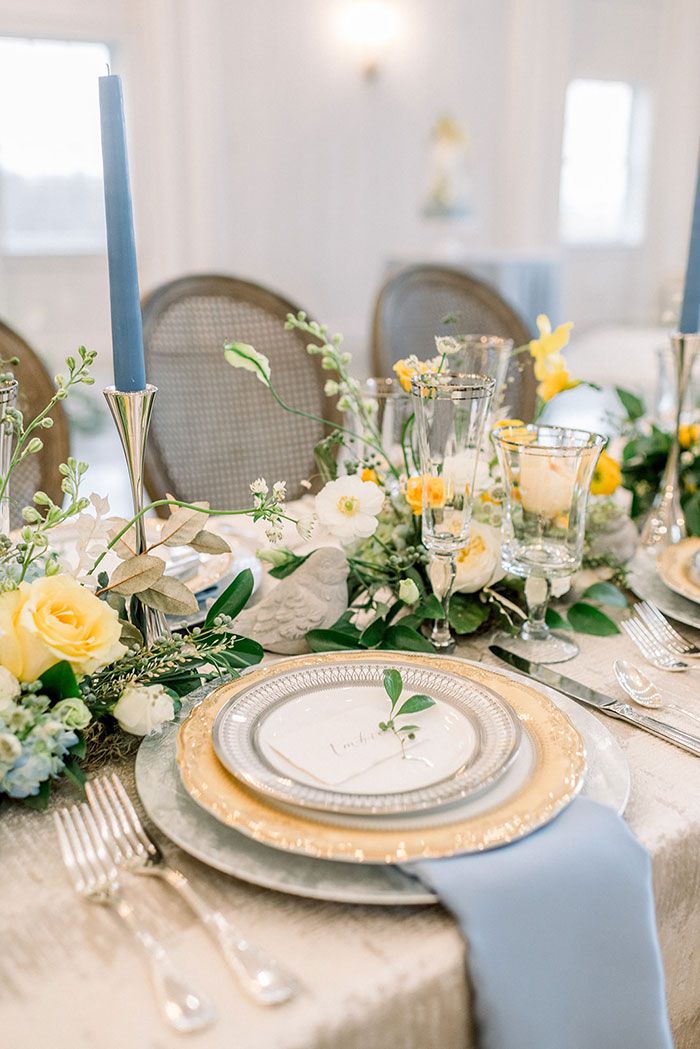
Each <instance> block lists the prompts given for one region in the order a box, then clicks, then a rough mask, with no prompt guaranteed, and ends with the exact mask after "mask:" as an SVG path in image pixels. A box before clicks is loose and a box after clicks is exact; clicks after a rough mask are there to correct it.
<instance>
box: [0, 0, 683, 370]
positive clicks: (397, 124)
mask: <svg viewBox="0 0 700 1049" xmlns="http://www.w3.org/2000/svg"><path fill="white" fill-rule="evenodd" d="M340 3H342V0H254V2H251V0H0V33H6V32H16V33H29V34H31V33H38V34H41V35H47V36H51V35H56V36H72V35H76V36H82V37H86V38H93V39H94V38H99V39H106V40H108V41H111V42H113V44H114V47H115V62H114V65H115V70H116V71H119V72H121V73H123V75H124V78H125V93H126V97H127V106H128V121H129V130H130V138H131V157H132V172H133V185H134V195H135V205H136V214H137V237H138V246H139V256H140V268H141V281H142V287H143V290H144V291H146V290H148V289H149V288H151V287H153V286H155V285H156V284H158V283H159V282H161V281H163V280H165V279H168V278H170V277H173V276H177V275H179V274H182V273H185V272H191V271H196V270H199V271H203V270H219V271H224V272H230V273H236V274H239V275H242V276H248V277H251V278H253V279H256V280H259V281H262V282H264V283H267V284H269V285H271V286H272V287H276V288H278V289H280V290H281V291H283V292H285V293H286V294H287V295H289V296H290V297H291V298H293V299H296V300H298V301H299V302H300V304H302V305H304V306H305V307H306V308H307V309H309V310H310V311H312V312H314V313H315V314H316V315H318V316H319V317H321V318H323V319H324V320H327V321H328V323H329V324H331V325H332V326H334V327H338V328H341V329H342V330H344V331H345V332H346V335H347V336H348V337H349V340H350V342H351V344H352V345H353V347H354V348H356V349H357V350H358V351H359V352H360V355H361V356H360V364H359V367H360V369H361V368H362V360H363V359H364V358H363V350H364V342H365V334H366V330H367V326H368V320H369V312H370V308H371V301H372V297H373V293H374V291H375V289H376V287H377V286H378V284H379V282H380V280H381V278H382V274H383V271H384V267H385V264H386V260H387V259H388V258H389V257H391V256H392V255H393V256H395V255H397V254H405V253H407V252H417V251H420V250H421V249H422V248H424V247H426V245H427V244H429V242H430V237H431V234H430V232H429V230H428V228H427V227H426V224H425V223H424V222H423V221H421V220H420V219H419V218H418V207H419V200H420V193H421V189H422V183H423V178H424V172H425V157H426V147H427V137H428V133H429V130H430V128H431V125H432V124H433V123H434V121H435V119H436V117H437V116H438V115H439V114H440V113H441V112H443V111H445V110H447V111H449V112H451V113H452V114H453V115H454V116H455V117H456V118H457V119H458V120H459V121H460V122H462V123H463V124H465V125H466V126H467V127H468V129H469V133H470V137H471V140H472V144H473V154H472V155H473V158H474V162H475V170H474V176H475V193H476V197H477V199H478V201H479V205H480V222H479V227H478V230H477V231H476V232H475V233H474V234H473V241H474V243H475V244H480V245H487V246H496V247H501V248H514V249H515V248H517V249H519V250H523V249H533V248H538V247H551V246H555V245H556V243H557V204H558V202H557V192H558V178H559V158H560V147H561V124H562V113H563V93H564V88H565V85H566V83H567V82H568V80H570V79H571V78H572V77H573V76H584V75H595V76H602V77H622V78H628V79H631V80H633V81H634V82H635V83H640V84H643V85H645V86H646V87H647V89H648V90H649V92H650V96H651V98H652V103H653V115H654V119H653V154H652V166H651V174H650V186H649V222H648V235H647V238H646V241H645V243H644V244H643V245H641V246H640V247H639V248H634V249H576V250H573V249H566V250H565V251H564V255H563V259H564V261H563V268H564V291H565V298H564V308H563V313H564V314H565V315H566V316H567V317H572V318H573V319H575V320H576V321H577V324H578V327H579V330H580V329H585V328H586V327H587V326H588V327H590V326H591V325H593V324H595V323H597V322H604V321H610V320H623V321H632V322H638V323H645V322H649V321H652V320H653V319H654V318H655V317H656V314H657V293H658V289H659V286H660V284H661V283H662V282H663V281H666V280H667V279H669V278H671V277H673V276H674V275H681V274H682V272H683V268H684V264H685V252H686V246H687V237H688V231H689V216H690V207H691V193H692V187H693V184H694V178H695V163H696V159H695V158H696V153H697V147H698V139H699V137H700V63H698V61H697V57H696V54H695V51H696V49H697V41H698V40H699V39H700V4H698V2H697V0H663V3H662V2H660V0H396V3H397V6H398V7H399V8H400V10H401V14H402V26H403V29H402V36H401V39H400V40H399V41H398V42H397V46H396V47H395V49H394V50H393V51H392V52H391V53H390V54H389V55H388V56H387V60H386V63H385V66H384V68H383V69H382V71H381V74H380V76H379V78H378V79H377V80H376V81H375V82H372V83H368V82H366V81H365V80H363V78H362V77H361V75H360V73H359V71H358V70H357V68H356V66H355V65H354V63H353V61H352V60H351V58H350V56H349V55H348V54H347V52H346V51H345V50H344V48H343V46H342V45H341V43H340V42H339V41H338V40H337V38H336V36H335V35H334V32H333V18H334V14H335V12H336V10H337V8H338V5H339V4H340ZM0 312H2V313H3V314H4V315H5V316H6V317H7V319H8V320H9V321H10V322H11V323H15V324H16V325H17V326H18V327H20V328H22V329H24V330H25V332H26V334H27V335H28V336H29V337H30V338H31V339H32V340H33V341H34V343H35V344H36V345H37V347H38V348H39V349H43V350H45V351H48V352H49V353H50V354H51V356H52V357H56V356H58V355H60V353H62V352H67V351H69V350H71V349H72V348H73V347H74V345H75V344H76V343H78V342H80V341H86V342H89V343H91V344H92V345H93V346H95V348H97V349H98V350H103V351H104V353H105V356H106V358H108V354H109V322H108V297H107V285H106V267H105V265H104V260H102V259H99V260H93V259H88V260H75V259H73V260H64V261H61V260H52V261H51V262H50V263H48V262H46V261H45V260H24V261H20V260H4V261H3V262H1V263H0Z"/></svg>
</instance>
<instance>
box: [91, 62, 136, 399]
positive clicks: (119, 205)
mask: <svg viewBox="0 0 700 1049" xmlns="http://www.w3.org/2000/svg"><path fill="white" fill-rule="evenodd" d="M99 81H100V123H101V126H102V165H103V170H104V192H105V217H106V220H107V258H108V262H109V298H110V306H111V313H112V354H113V359H114V385H115V386H116V388H117V389H118V390H121V391H122V392H123V393H131V392H133V391H134V390H143V389H145V387H146V366H145V362H144V358H143V328H142V324H141V302H140V298H139V276H138V269H137V267H136V243H135V240H134V217H133V211H132V206H131V188H130V186H129V162H128V158H127V153H126V128H125V126H124V104H123V100H122V84H121V79H120V77H118V76H112V75H110V76H102V77H100V78H99Z"/></svg>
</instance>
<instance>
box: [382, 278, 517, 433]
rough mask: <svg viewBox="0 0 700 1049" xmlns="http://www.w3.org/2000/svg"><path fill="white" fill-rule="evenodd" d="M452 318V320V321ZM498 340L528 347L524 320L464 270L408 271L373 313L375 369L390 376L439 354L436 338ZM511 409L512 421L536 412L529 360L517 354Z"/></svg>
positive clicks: (388, 286)
mask: <svg viewBox="0 0 700 1049" xmlns="http://www.w3.org/2000/svg"><path fill="white" fill-rule="evenodd" d="M451 318H452V320H451ZM463 333H464V334H483V335H500V336H501V337H502V338H508V339H512V340H513V345H514V346H516V347H517V346H523V345H524V344H525V343H526V342H529V340H530V338H531V333H530V331H529V330H528V327H527V325H526V323H525V322H524V320H523V319H522V318H521V317H520V316H519V315H518V314H517V313H516V312H515V310H514V309H513V307H512V306H510V305H509V303H507V302H506V300H505V299H504V298H502V296H501V295H499V294H498V292H497V291H495V290H494V289H493V288H492V287H490V286H489V285H488V284H485V283H484V282H483V281H480V280H477V278H476V277H474V276H472V275H471V274H469V273H466V272H464V271H463V270H458V269H452V268H450V267H447V266H434V265H427V264H426V265H419V266H409V267H407V268H406V269H403V270H400V271H399V272H398V273H396V274H394V275H393V276H391V277H390V278H389V279H388V280H387V281H386V283H385V284H384V285H383V287H382V288H381V289H380V291H379V295H378V297H377V301H376V303H375V308H374V323H373V330H372V366H373V368H374V371H375V374H376V375H389V374H390V373H391V367H392V365H393V363H394V361H396V360H398V359H399V358H402V357H408V356H410V355H411V354H415V355H416V356H417V357H419V358H420V359H421V360H423V359H425V358H427V357H432V356H434V354H435V352H436V351H435V336H436V335H460V334H463ZM508 379H509V383H508V405H509V410H510V412H511V413H512V414H513V416H514V417H517V418H519V419H523V420H525V421H529V420H530V419H532V417H533V415H534V412H535V402H536V390H535V387H536V384H535V377H534V373H533V370H532V359H531V357H530V355H529V354H519V355H518V356H517V357H514V358H513V360H512V361H511V364H510V366H509V370H508Z"/></svg>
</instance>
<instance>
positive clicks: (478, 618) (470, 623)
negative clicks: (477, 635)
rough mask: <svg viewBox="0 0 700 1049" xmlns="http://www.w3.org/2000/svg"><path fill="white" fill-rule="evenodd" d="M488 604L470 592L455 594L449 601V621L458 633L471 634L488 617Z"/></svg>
mask: <svg viewBox="0 0 700 1049" xmlns="http://www.w3.org/2000/svg"><path fill="white" fill-rule="evenodd" d="M490 614H491V612H490V609H489V607H488V605H485V604H483V603H482V602H481V601H479V599H478V598H476V597H472V596H471V595H470V594H455V595H454V596H453V597H452V599H451V601H450V609H449V621H450V626H451V627H452V628H453V630H456V631H457V633H458V634H473V633H474V631H475V630H478V629H479V627H480V626H482V625H483V624H484V623H485V622H486V620H487V619H488V618H489V616H490Z"/></svg>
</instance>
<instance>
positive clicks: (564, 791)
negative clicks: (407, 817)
mask: <svg viewBox="0 0 700 1049" xmlns="http://www.w3.org/2000/svg"><path fill="white" fill-rule="evenodd" d="M395 658H396V659H397V660H400V662H401V663H402V664H406V663H407V664H413V665H415V666H423V667H435V668H436V669H437V668H438V667H439V668H440V669H442V670H444V671H446V672H447V673H454V674H458V675H460V674H461V675H462V676H463V678H464V680H465V682H467V681H470V680H473V681H476V682H477V683H479V682H481V683H483V684H486V685H488V683H489V682H490V681H491V680H492V677H491V672H490V671H488V670H487V669H486V668H483V667H479V666H475V665H467V664H466V663H465V662H464V661H461V660H459V659H454V658H447V657H444V656H440V657H435V656H427V655H417V654H409V653H405V654H400V655H399V654H396V656H395ZM391 660H392V653H386V652H384V653H380V652H376V653H375V652H362V653H327V654H325V655H310V656H302V657H297V659H296V660H287V661H285V662H283V663H276V664H274V665H273V666H267V667H261V668H257V669H255V670H253V671H251V672H250V674H249V675H248V678H247V679H246V680H247V681H255V682H258V681H265V680H274V678H275V677H277V676H279V675H280V674H283V673H284V672H285V671H286V670H287V669H288V668H289V667H290V666H291V667H293V666H295V665H297V666H298V665H300V664H301V663H302V662H303V665H305V666H307V667H314V666H324V665H333V664H359V663H365V664H367V663H370V662H371V663H375V664H377V665H379V666H381V667H386V666H390V665H391ZM241 685H242V682H241V681H240V680H238V681H232V682H229V683H227V684H225V685H222V686H220V687H219V688H218V689H215V690H214V692H212V694H211V695H210V696H208V697H207V698H206V699H205V700H203V702H202V703H201V704H200V705H199V706H198V707H196V708H195V709H194V710H193V711H192V713H191V714H190V716H189V718H188V719H187V720H186V721H185V722H184V723H183V725H182V726H181V728H180V731H179V733H178V751H177V760H178V764H179V766H180V773H181V776H182V780H183V783H184V784H185V787H186V789H187V790H188V792H189V794H190V796H191V797H192V798H193V799H194V800H195V801H197V802H198V803H199V804H200V805H201V806H202V807H204V808H205V809H206V810H207V811H208V812H211V813H212V814H213V815H214V816H216V817H217V818H218V819H219V820H221V822H222V823H225V824H227V825H228V826H230V827H234V828H235V829H237V830H239V831H240V832H241V833H243V834H248V835H250V836H251V837H254V838H255V839H256V840H257V841H261V842H263V844H266V845H272V846H273V847H276V848H280V849H285V850H287V851H289V852H296V853H299V854H301V855H306V856H315V857H317V858H322V859H330V860H344V861H350V862H353V863H398V862H405V861H409V860H412V859H425V858H429V857H435V858H437V857H442V856H451V855H454V854H456V853H463V852H476V851H483V850H484V849H486V848H496V847H498V846H499V845H505V844H507V843H508V842H510V841H513V840H515V839H516V838H519V837H522V836H523V835H525V834H529V833H530V832H531V831H533V830H536V829H537V828H538V827H541V826H543V825H544V824H545V823H547V822H549V820H551V819H553V817H554V816H555V815H556V814H557V813H558V812H560V811H561V809H562V808H563V807H564V806H565V805H567V804H568V803H569V802H570V801H571V800H572V798H573V797H574V796H575V794H576V793H577V791H578V790H579V789H580V787H581V784H582V779H583V773H584V769H585V753H584V747H583V741H582V739H581V737H580V735H579V734H578V732H577V731H576V730H575V729H574V727H573V725H572V724H571V722H570V721H569V720H568V719H567V718H566V717H565V716H564V715H563V714H562V713H561V711H560V710H559V709H558V708H557V707H556V706H555V705H554V704H552V703H551V702H550V701H549V700H548V699H547V698H546V697H545V696H544V695H543V694H542V693H541V692H539V691H537V690H535V689H534V688H532V687H531V686H530V685H529V684H526V683H524V682H522V681H517V682H514V681H511V680H508V679H503V680H501V682H500V685H499V688H498V694H499V695H500V696H501V697H502V698H503V699H504V700H505V701H506V702H507V703H508V704H510V706H511V707H512V708H513V710H514V711H515V714H516V716H517V717H518V719H519V720H520V721H521V723H522V724H523V725H526V726H527V730H528V732H529V733H530V736H531V738H532V739H533V740H534V744H535V747H536V751H537V759H536V762H535V766H534V768H533V770H532V773H531V775H530V776H529V778H528V780H527V782H526V783H524V784H523V785H522V787H521V789H520V790H519V792H518V793H517V794H516V795H515V796H514V797H512V798H509V799H508V800H507V801H505V802H503V803H502V804H500V805H496V806H495V807H493V808H491V809H489V811H487V812H485V813H483V812H481V813H479V814H478V815H474V816H473V817H472V818H470V819H465V818H462V817H461V816H458V815H456V816H455V819H454V821H453V822H450V823H448V824H446V825H441V826H439V827H434V826H430V825H428V824H427V823H426V825H425V826H423V827H421V828H419V829H412V828H411V829H405V830H404V829H403V828H401V829H386V828H383V827H381V826H380V825H377V829H376V830H363V829H354V828H353V829H352V830H351V829H349V828H348V827H347V826H344V825H343V824H341V823H335V824H334V823H326V822H320V821H319V820H316V819H314V818H313V816H314V815H315V814H312V813H311V812H310V811H308V810H307V812H306V813H301V812H296V811H294V812H290V811H287V810H283V809H282V808H280V807H279V806H276V805H274V804H273V803H272V802H271V801H270V799H268V798H266V797H264V796H263V795H260V794H258V793H257V792H256V791H253V790H251V788H250V787H248V786H247V785H245V784H244V783H242V782H241V781H240V780H239V779H237V778H236V777H235V776H233V775H231V774H230V773H229V772H228V771H227V770H226V769H225V768H224V766H223V765H222V764H221V763H220V761H219V760H218V758H217V757H216V753H215V751H214V747H213V744H212V728H213V724H214V721H215V720H216V716H217V714H218V713H219V710H220V709H221V708H222V707H223V705H224V704H225V703H226V702H227V701H228V699H229V698H230V697H231V695H233V694H235V693H236V691H237V690H238V689H240V688H241ZM483 797H484V798H488V794H486V795H483Z"/></svg>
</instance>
